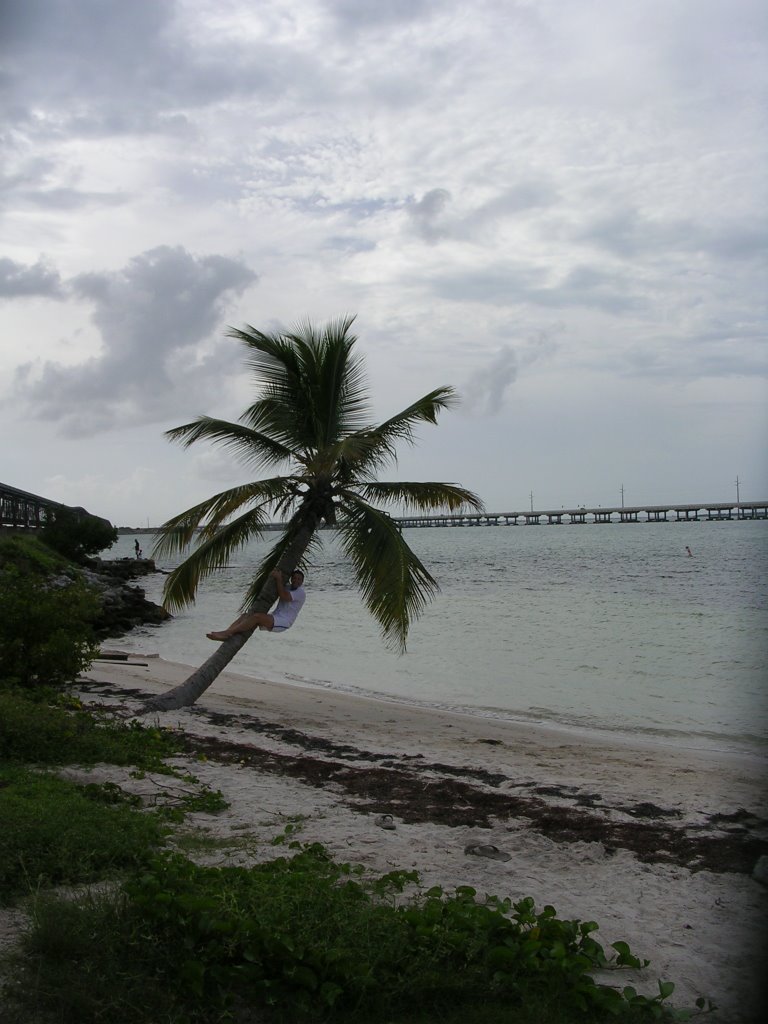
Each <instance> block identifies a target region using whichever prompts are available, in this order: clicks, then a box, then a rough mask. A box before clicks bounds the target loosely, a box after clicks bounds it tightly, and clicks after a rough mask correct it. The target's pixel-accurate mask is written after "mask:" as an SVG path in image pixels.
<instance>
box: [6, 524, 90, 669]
mask: <svg viewBox="0 0 768 1024" xmlns="http://www.w3.org/2000/svg"><path fill="white" fill-rule="evenodd" d="M99 610H100V605H99V599H98V597H97V595H96V593H95V592H94V591H93V590H92V589H91V588H90V587H88V586H87V584H86V583H85V582H84V580H83V579H82V576H81V574H80V572H79V570H78V569H77V567H76V566H74V565H73V564H72V563H71V562H69V561H68V560H67V559H65V558H64V557H62V556H60V555H58V554H56V553H54V552H53V551H51V550H49V549H48V548H47V547H46V546H45V545H44V544H41V543H40V541H38V540H37V539H36V538H28V537H19V536H14V537H7V538H5V537H4V538H2V539H0V679H2V680H4V681H5V683H6V684H8V683H13V684H15V685H20V686H41V685H44V686H62V685H64V684H66V683H69V682H72V681H73V680H74V679H76V678H77V676H78V675H79V674H80V672H82V671H83V670H84V669H86V668H87V667H88V666H89V665H90V664H91V662H92V661H93V658H94V657H95V655H96V653H97V651H98V645H97V642H96V639H95V637H94V633H93V626H92V623H93V622H94V621H95V619H96V618H97V616H98V614H99Z"/></svg>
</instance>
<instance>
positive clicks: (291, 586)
mask: <svg viewBox="0 0 768 1024" xmlns="http://www.w3.org/2000/svg"><path fill="white" fill-rule="evenodd" d="M270 575H271V576H272V578H273V579H274V581H275V582H276V583H277V598H278V600H277V605H276V606H275V608H274V609H273V610H272V611H271V612H246V614H245V615H241V616H240V618H238V619H235V621H234V622H233V623H232V625H231V626H227V628H226V629H218V630H214V631H213V632H211V633H206V634H205V635H206V636H207V637H208V639H209V640H228V639H229V638H230V637H231V636H235V634H236V633H250V632H251V630H253V629H264V630H266V631H267V632H268V633H284V632H285V631H286V629H290V628H291V626H292V625H293V624H294V622H295V621H296V619H297V617H298V614H299V612H300V611H301V609H302V607H303V605H304V602H305V600H306V598H307V595H306V593H305V591H304V573H303V572H302V571H301V569H294V570H293V572H292V573H291V575H290V578H289V583H288V586H286V585H285V583H284V581H283V574H282V572H281V571H280V570H279V569H273V570H272V572H271V573H270Z"/></svg>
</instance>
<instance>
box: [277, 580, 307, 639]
mask: <svg viewBox="0 0 768 1024" xmlns="http://www.w3.org/2000/svg"><path fill="white" fill-rule="evenodd" d="M306 599H307V594H306V591H305V590H304V587H297V588H296V590H292V591H291V600H290V601H282V600H281V601H278V602H277V607H276V608H275V610H274V611H273V612H272V618H273V619H274V621H275V625H276V626H280V627H281V628H282V629H288V627H289V626H292V625H293V624H294V622H295V621H296V617H297V615H298V614H299V612H300V611H301V609H302V606H303V605H304V602H305V601H306Z"/></svg>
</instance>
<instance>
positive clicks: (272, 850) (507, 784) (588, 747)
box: [81, 655, 768, 1024]
mask: <svg viewBox="0 0 768 1024" xmlns="http://www.w3.org/2000/svg"><path fill="white" fill-rule="evenodd" d="M132 660H133V661H135V662H143V663H144V664H128V663H119V662H118V663H105V662H100V663H96V664H95V665H94V666H93V667H92V669H91V670H90V672H89V673H88V674H87V678H86V679H85V680H84V681H83V683H82V691H81V692H82V696H83V698H84V699H85V700H87V701H97V702H98V703H100V704H107V705H112V706H114V707H115V708H116V709H117V710H119V712H120V713H121V714H124V715H132V714H135V713H137V712H138V711H140V710H141V701H142V700H145V699H146V697H147V695H152V694H156V693H160V692H163V691H164V690H165V689H167V688H168V687H169V686H171V685H175V684H176V683H178V682H180V681H181V680H183V679H184V678H185V677H186V675H187V674H188V671H189V670H188V669H187V668H186V667H185V666H183V665H178V664H174V663H171V662H166V661H164V660H162V659H160V658H156V657H149V658H141V657H140V656H138V655H136V656H132ZM144 720H145V721H146V720H147V718H146V717H145V718H144ZM149 720H157V721H158V722H160V723H161V724H163V725H166V726H170V727H174V728H180V729H182V730H183V731H184V732H185V733H187V734H189V735H190V736H192V737H194V745H195V749H196V753H197V754H198V756H203V757H204V758H205V760H200V759H198V760H196V761H195V762H194V768H193V771H194V774H195V775H196V776H197V777H198V778H199V779H200V780H201V781H202V782H204V783H206V784H208V785H210V786H212V787H214V788H216V789H220V790H221V791H222V793H223V794H224V796H225V797H226V799H227V800H228V801H229V802H230V807H229V808H228V809H227V810H226V811H224V812H223V813H221V814H220V815H198V816H197V817H196V822H197V824H198V825H201V826H202V827H204V828H206V829H208V830H210V832H211V834H212V835H215V836H218V837H220V838H222V839H225V840H227V841H230V842H232V844H233V845H232V847H231V849H230V851H229V852H228V853H225V852H221V851H220V852H218V853H217V855H216V856H217V857H218V860H216V862H217V863H219V862H220V863H223V862H235V863H248V862H249V860H251V861H252V860H253V859H256V860H264V859H269V858H271V857H274V856H275V855H278V854H280V853H281V852H283V848H276V847H275V846H273V845H271V840H272V839H274V837H275V836H277V835H279V834H281V833H283V832H284V831H285V830H286V827H287V828H288V831H289V832H290V833H291V836H292V837H295V838H296V839H298V840H300V841H301V842H307V843H308V842H319V843H322V844H323V845H324V846H325V847H327V849H328V850H329V852H330V853H331V854H332V855H333V856H334V857H335V858H338V859H342V860H344V861H348V862H352V863H359V864H363V865H364V866H365V867H366V868H369V869H370V870H371V871H373V872H379V873H381V872H385V871H390V870H392V869H394V868H403V869H416V870H417V871H418V872H419V874H420V876H421V880H422V882H423V884H424V885H425V886H430V885H436V884H439V885H442V886H443V887H445V888H452V887H454V886H457V885H472V886H474V887H475V888H476V889H477V890H478V892H479V893H480V894H484V893H492V894H495V895H499V896H509V897H511V898H512V899H519V898H521V897H523V896H532V897H533V898H534V899H535V901H536V903H537V905H539V907H543V906H544V905H545V904H548V903H549V904H552V905H553V906H554V907H555V908H556V910H557V912H558V914H559V915H560V916H561V917H567V918H579V919H582V920H595V921H597V923H598V924H599V926H600V931H599V932H598V933H597V936H596V937H597V938H598V940H599V941H600V942H602V943H603V945H604V946H605V947H606V948H607V947H608V946H609V944H610V943H611V942H614V941H617V940H620V939H622V940H625V941H627V942H629V944H630V946H631V948H632V950H633V952H634V953H635V954H636V955H638V956H640V957H643V958H647V959H649V960H650V961H651V964H650V967H648V968H647V969H646V970H645V971H643V972H630V973H629V974H627V975H625V974H624V973H623V972H622V973H619V974H612V975H611V977H610V978H609V979H608V980H609V981H610V982H611V983H614V984H633V985H635V986H636V987H637V988H638V989H639V990H640V991H642V992H644V993H646V994H655V993H656V992H657V991H658V989H657V979H663V980H669V981H673V982H674V983H675V985H676V991H675V994H674V996H673V999H672V1003H673V1005H675V1006H678V1007H683V1006H692V1005H693V1004H694V1001H695V1000H696V998H697V997H699V996H705V997H708V998H711V999H712V1000H713V1001H714V1002H715V1003H716V1004H717V1005H718V1007H719V1010H718V1011H717V1013H716V1014H713V1015H712V1016H711V1017H710V1018H709V1019H710V1020H713V1021H719V1022H728V1024H746V1022H752V1021H757V1020H758V1019H759V1020H761V1021H762V1019H763V1017H764V1015H763V1011H764V1009H765V1006H766V1005H768V1003H765V1002H764V996H765V990H764V988H763V987H762V986H763V983H764V973H765V970H764V969H765V964H766V962H768V961H766V952H768V942H767V941H766V939H767V935H766V927H765V924H766V910H767V909H768V890H767V889H766V888H765V886H764V885H762V884H760V883H759V882H758V881H756V880H755V879H754V878H753V877H752V876H751V873H752V870H753V867H754V865H755V863H756V861H757V859H758V856H760V854H761V853H765V852H766V850H768V845H766V840H767V839H768V831H767V830H766V829H767V821H766V820H767V819H768V799H767V797H768V794H767V793H766V787H765V785H764V783H765V767H766V766H765V763H764V762H763V761H761V760H760V759H757V758H750V757H748V756H746V755H743V756H742V755H735V754H726V753H716V752H707V751H702V750H696V749H685V748H684V747H683V746H681V745H676V746H673V745H670V744H669V743H668V742H667V743H666V744H665V743H661V742H658V743H652V742H643V743H640V742H638V743H635V742H630V741H627V742H624V743H622V742H619V741H617V740H616V739H615V738H611V737H607V736H606V735H599V734H590V733H587V732H583V733H576V732H574V731H572V730H567V731H566V730H564V729H563V730H558V729H554V728H545V727H543V726H542V727H539V726H531V725H527V724H520V723H514V722H505V721H499V720H495V719H491V718H481V717H474V716H469V715H462V714H454V713H451V712H447V711H445V712H441V711H435V710H428V709H424V708H421V707H417V706H414V707H412V706H409V705H405V704H399V703H396V702H388V701H381V700H373V699H370V700H369V699H365V698H362V697H357V696H351V695H345V694H342V693H338V692H333V691H330V690H326V689H321V688H313V687H307V686H293V685H284V684H274V683H269V682H260V681H258V680H254V679H251V678H247V677H244V676H238V675H237V674H236V673H234V672H228V673H225V674H222V675H221V676H220V677H219V679H217V681H216V682H215V684H214V686H213V687H212V688H211V689H209V690H208V691H207V693H205V694H204V695H203V696H202V698H201V699H200V701H199V702H198V704H196V705H195V706H194V707H192V708H187V709H182V710H178V711H170V712H164V713H160V714H156V713H152V714H151V715H150V716H149ZM380 815H391V816H392V821H391V824H392V825H393V826H394V827H390V828H382V827H381V826H380V825H377V824H376V821H377V818H378V817H379V816H380ZM246 837H247V838H246ZM236 839H237V840H238V842H235V840H236ZM472 844H480V845H482V846H491V847H496V848H497V849H498V850H499V851H502V852H503V853H506V854H508V856H509V859H508V860H504V861H502V860H496V859H491V858H488V857H485V856H478V855H475V854H468V853H467V852H465V849H466V847H468V846H471V845H472Z"/></svg>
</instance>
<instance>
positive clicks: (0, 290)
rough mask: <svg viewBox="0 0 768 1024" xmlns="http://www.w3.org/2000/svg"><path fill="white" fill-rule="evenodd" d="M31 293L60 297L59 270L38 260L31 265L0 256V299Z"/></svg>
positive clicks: (15, 297)
mask: <svg viewBox="0 0 768 1024" xmlns="http://www.w3.org/2000/svg"><path fill="white" fill-rule="evenodd" d="M32 295H36V296H42V297H43V298H49V299H62V298H63V297H64V291H63V289H62V285H61V277H60V276H59V272H58V271H57V270H55V269H54V268H53V267H50V266H48V264H47V263H45V262H44V261H43V260H38V261H37V263H35V264H34V265H32V266H25V265H24V264H23V263H16V262H15V260H10V259H7V258H5V257H3V258H0V299H19V298H29V297H30V296H32Z"/></svg>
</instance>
